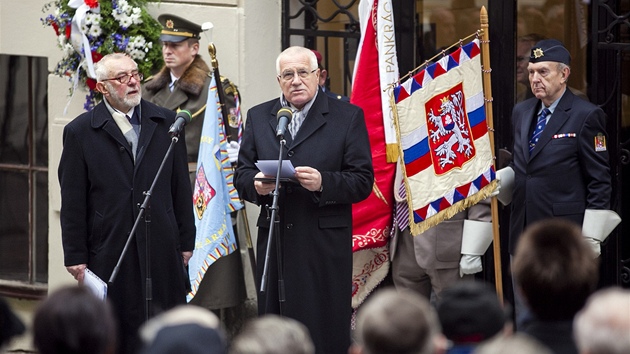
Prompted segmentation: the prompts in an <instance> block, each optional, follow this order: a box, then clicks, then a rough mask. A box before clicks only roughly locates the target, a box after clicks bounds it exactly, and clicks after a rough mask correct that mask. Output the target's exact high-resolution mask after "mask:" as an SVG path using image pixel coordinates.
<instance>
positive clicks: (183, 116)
mask: <svg viewBox="0 0 630 354" xmlns="http://www.w3.org/2000/svg"><path fill="white" fill-rule="evenodd" d="M190 121H192V115H191V114H190V112H189V111H187V110H185V109H183V110H181V111H179V112H177V115H176V116H175V122H174V123H173V125H171V127H170V128H169V130H168V133H169V134H170V135H171V136H179V133H181V132H182V130H183V129H184V126H185V125H186V124H188V123H190Z"/></svg>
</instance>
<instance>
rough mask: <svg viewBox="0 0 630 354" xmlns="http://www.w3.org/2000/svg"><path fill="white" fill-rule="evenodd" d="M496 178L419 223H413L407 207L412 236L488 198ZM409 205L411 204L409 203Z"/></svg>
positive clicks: (495, 186) (495, 183)
mask: <svg viewBox="0 0 630 354" xmlns="http://www.w3.org/2000/svg"><path fill="white" fill-rule="evenodd" d="M497 183H498V182H497V180H496V179H495V180H493V181H492V182H490V183H489V184H488V185H486V186H485V187H483V188H481V189H480V190H479V192H477V193H475V194H473V195H472V196H470V197H468V198H466V199H463V200H460V201H459V202H457V203H455V204H453V205H452V206H450V207H449V208H447V209H444V210H442V211H440V212H438V213H437V214H435V215H433V216H431V217H430V218H427V219H426V220H425V221H423V222H419V223H415V222H413V210H411V208H409V212H410V213H411V214H412V215H411V221H412V222H411V223H410V225H409V226H410V228H411V229H410V230H411V234H412V235H413V236H417V235H419V234H421V233H423V232H425V231H427V230H428V229H430V228H432V227H433V226H436V225H437V224H439V223H441V222H442V221H444V220H448V219H450V218H452V217H453V216H455V214H457V213H459V212H460V211H463V210H465V209H468V208H470V207H471V206H473V205H475V204H477V203H479V202H480V201H482V200H484V199H486V198H488V197H489V196H490V195H491V194H492V192H494V191H495V189H496V188H497ZM409 205H411V204H409Z"/></svg>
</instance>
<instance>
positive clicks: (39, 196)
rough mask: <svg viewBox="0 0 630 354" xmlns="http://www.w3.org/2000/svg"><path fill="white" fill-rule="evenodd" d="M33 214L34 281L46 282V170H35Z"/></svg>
mask: <svg viewBox="0 0 630 354" xmlns="http://www.w3.org/2000/svg"><path fill="white" fill-rule="evenodd" d="M34 180H35V186H34V187H35V188H34V190H35V195H34V198H33V199H34V201H35V204H34V208H33V210H34V214H33V222H34V223H35V231H34V232H35V234H34V235H33V237H34V238H35V242H34V245H35V249H34V250H33V254H34V255H35V259H34V261H35V269H34V270H33V272H34V276H35V281H36V282H39V283H48V172H35V178H34Z"/></svg>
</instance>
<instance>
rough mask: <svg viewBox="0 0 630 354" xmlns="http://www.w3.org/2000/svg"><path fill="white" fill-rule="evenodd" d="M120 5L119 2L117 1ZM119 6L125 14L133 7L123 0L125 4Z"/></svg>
mask: <svg viewBox="0 0 630 354" xmlns="http://www.w3.org/2000/svg"><path fill="white" fill-rule="evenodd" d="M119 5H120V3H119ZM120 8H121V9H122V10H123V12H124V13H126V14H130V13H131V10H133V7H132V6H131V5H129V4H127V2H126V1H125V5H122V6H120Z"/></svg>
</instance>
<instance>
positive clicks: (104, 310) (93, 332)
mask: <svg viewBox="0 0 630 354" xmlns="http://www.w3.org/2000/svg"><path fill="white" fill-rule="evenodd" d="M33 340H34V343H35V346H36V347H37V349H38V350H39V353H41V354H57V353H59V354H61V353H63V354H73V353H76V354H82V353H94V354H106V353H107V354H109V353H114V351H115V348H116V325H115V322H114V316H113V314H112V310H111V308H110V306H109V304H108V303H107V302H104V301H102V300H100V299H98V298H96V296H94V295H93V294H92V293H91V292H90V290H88V289H87V288H84V287H77V286H71V287H66V288H61V289H59V290H57V291H55V292H54V293H52V294H51V295H50V296H49V297H48V298H46V299H45V300H44V301H43V302H42V303H41V304H40V305H39V306H38V308H37V310H36V312H35V318H34V320H33Z"/></svg>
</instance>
